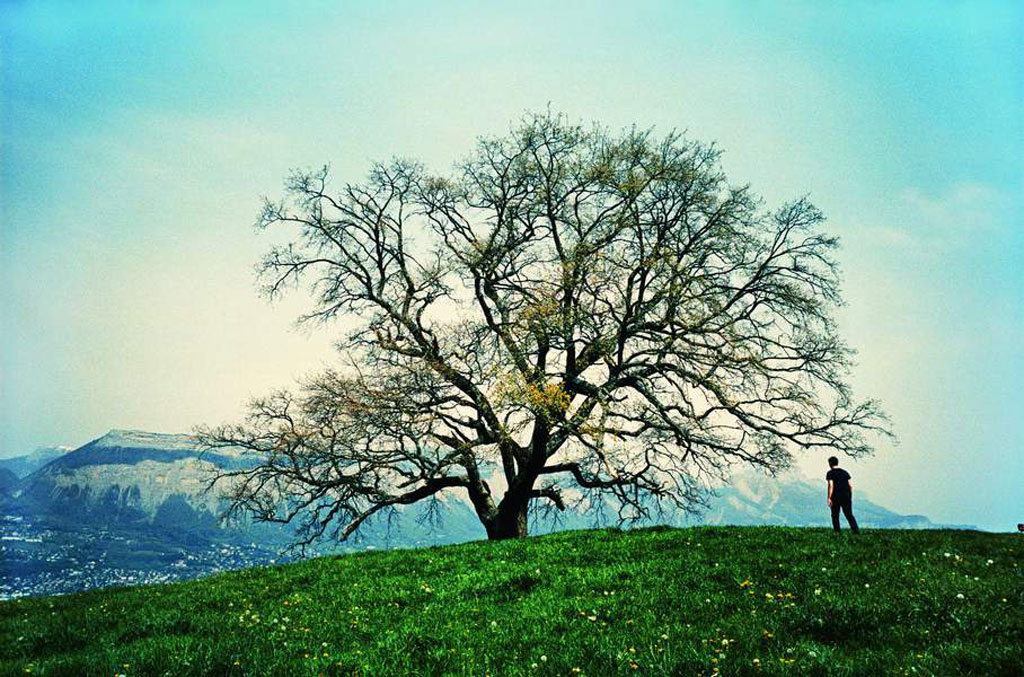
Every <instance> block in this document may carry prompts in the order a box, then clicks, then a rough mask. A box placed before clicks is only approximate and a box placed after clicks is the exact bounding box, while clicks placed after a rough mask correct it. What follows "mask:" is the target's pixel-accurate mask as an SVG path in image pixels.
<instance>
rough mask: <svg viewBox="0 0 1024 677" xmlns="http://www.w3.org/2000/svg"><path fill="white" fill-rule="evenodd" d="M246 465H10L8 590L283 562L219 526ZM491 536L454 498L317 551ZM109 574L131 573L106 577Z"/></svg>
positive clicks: (185, 448) (120, 443)
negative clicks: (214, 485)
mask: <svg viewBox="0 0 1024 677" xmlns="http://www.w3.org/2000/svg"><path fill="white" fill-rule="evenodd" d="M248 462H249V461H248V460H247V458H246V456H245V455H243V454H241V453H239V452H234V451H231V450H226V451H218V452H217V453H213V452H203V453H201V452H200V450H199V449H198V448H197V445H196V440H195V438H194V437H192V436H190V435H181V434H160V433H149V432H143V431H135V430H112V431H110V432H109V433H107V434H106V435H103V436H102V437H99V438H97V439H95V440H93V441H91V442H89V443H88V444H85V445H83V446H82V447H79V448H78V449H74V450H69V449H67V448H65V447H49V448H46V449H40V450H38V451H37V452H35V453H33V454H30V455H27V456H23V457H19V458H16V459H6V461H4V462H0V518H2V521H0V541H2V543H0V595H5V594H6V595H7V596H10V595H14V594H23V593H24V592H25V591H26V590H27V591H28V593H29V594H33V593H37V592H39V591H40V590H42V591H44V592H53V591H58V592H60V591H65V588H66V587H67V586H64V587H61V585H62V584H61V581H62V580H63V579H66V578H68V577H69V576H72V574H74V575H75V576H78V577H79V578H78V579H76V580H77V581H78V582H76V583H75V584H74V585H73V586H71V588H72V589H80V588H82V587H94V586H96V585H106V584H110V583H118V582H124V581H125V580H128V582H132V581H134V580H136V579H137V578H138V576H142V580H165V579H164V578H159V579H153V578H152V575H155V574H154V572H156V573H158V574H159V575H160V576H165V575H166V576H170V577H171V579H173V578H187V577H191V576H193V575H200V574H202V573H208V572H211V571H217V570H220V569H221V568H231V567H237V566H248V565H252V564H260V563H267V562H272V561H275V560H276V559H277V558H279V557H280V555H279V553H280V552H281V550H282V549H283V548H284V546H285V545H287V544H288V543H289V542H291V541H292V540H294V534H293V532H292V531H291V528H290V527H289V526H286V525H285V526H282V525H276V524H254V523H252V522H251V521H248V520H245V519H235V520H233V521H230V522H225V521H223V520H220V519H219V515H221V513H222V512H223V510H224V508H225V507H226V506H225V504H224V502H223V499H222V498H221V497H220V496H219V495H218V494H217V493H216V492H207V491H204V489H205V487H206V484H207V479H208V478H209V476H210V473H211V472H213V471H216V470H218V469H226V468H237V467H243V466H244V465H245V464H246V463H248ZM824 493H825V487H824V482H823V481H822V482H821V483H820V485H815V484H812V483H811V482H809V481H807V480H805V479H803V478H800V477H798V476H796V475H793V474H789V475H782V476H779V477H768V476H765V475H761V474H758V473H756V472H753V471H744V472H740V473H737V474H735V475H734V476H733V477H732V478H731V480H730V482H729V483H728V484H725V485H723V486H721V487H719V488H718V489H716V490H715V492H714V493H713V495H712V496H711V497H710V500H709V503H708V507H707V510H706V511H705V512H704V513H703V514H702V515H701V516H700V517H699V518H694V517H693V516H686V515H683V514H681V513H670V514H669V515H667V516H666V517H665V518H664V519H663V520H662V522H663V523H669V524H674V525H694V524H709V525H721V524H737V525H762V524H767V525H784V526H826V525H828V524H829V516H828V510H827V508H825V507H824ZM855 510H856V514H857V518H858V520H859V521H860V523H861V525H862V526H864V527H868V528H871V527H875V528H934V527H941V526H953V525H937V524H934V523H932V522H931V521H930V520H929V519H928V518H927V517H924V516H922V515H903V514H899V513H896V512H894V511H891V510H888V509H886V508H884V507H882V506H880V505H878V504H876V503H873V502H871V501H869V500H866V499H865V498H863V497H862V496H860V497H858V498H857V501H856V505H855ZM610 514H611V513H610V512H609V511H608V510H605V511H604V512H600V511H599V512H597V513H596V519H595V516H594V515H583V514H580V513H577V512H573V511H567V512H566V513H562V514H560V515H559V516H558V519H557V521H554V520H552V519H548V518H542V517H540V516H538V517H537V518H535V519H534V520H533V524H532V525H531V531H532V532H534V533H546V532H550V531H557V530H561V529H578V528H586V527H590V526H594V524H595V521H597V522H598V523H603V524H604V525H608V524H609V523H613V522H612V521H611V520H610V519H608V517H609V515H610ZM967 528H971V527H967ZM482 538H485V533H484V530H483V528H482V527H481V525H480V523H479V522H478V520H477V518H476V515H475V514H474V512H473V510H472V508H471V507H470V505H469V503H468V501H467V500H465V499H464V498H463V497H461V496H460V495H459V494H450V495H445V496H442V497H441V500H440V501H438V502H437V504H435V505H433V506H429V505H427V504H422V503H421V504H413V505H411V506H405V507H404V509H402V510H401V511H400V512H399V514H398V516H397V519H395V520H394V521H392V522H391V523H390V524H388V523H370V524H368V525H365V526H364V527H363V528H361V529H360V530H359V531H358V532H356V535H355V536H354V537H353V539H351V540H350V541H349V542H346V543H343V544H335V543H324V544H320V545H319V546H318V547H317V548H314V550H313V552H319V553H324V552H338V551H348V550H354V549H363V548H389V547H413V546H426V545H439V544H447V543H456V542H461V541H469V540H477V539H482ZM142 543H145V544H146V545H145V547H144V548H143V547H142V546H141V545H140V544H142ZM132 544H134V545H132ZM140 548H141V550H140ZM140 552H144V554H145V556H144V557H142V556H140V555H139V553H140ZM85 553H89V554H88V555H87V554H85ZM90 558H91V559H90ZM65 560H67V561H65ZM83 562H84V564H83ZM182 562H185V563H186V564H185V565H182ZM189 562H192V563H193V565H194V566H192V567H191V568H190V567H189V566H188V563H189ZM200 564H202V566H199V565H200ZM104 567H106V568H107V569H109V570H111V571H114V570H116V571H119V572H121V573H119V574H118V575H117V576H118V577H115V578H113V579H110V580H108V578H109V577H104V575H102V572H103V571H105V570H107V569H104ZM204 567H205V568H204ZM126 571H127V572H129V573H125V572H126ZM40 572H42V573H40ZM82 572H89V575H88V576H85V574H83V573H82ZM97 572H99V573H97ZM132 572H134V573H132ZM136 573H137V574H138V576H136ZM44 574H45V575H44ZM72 577H73V576H72ZM5 579H6V580H5ZM41 581H42V582H41ZM55 586H56V587H55Z"/></svg>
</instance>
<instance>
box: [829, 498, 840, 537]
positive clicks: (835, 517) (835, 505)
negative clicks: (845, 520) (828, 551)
mask: <svg viewBox="0 0 1024 677" xmlns="http://www.w3.org/2000/svg"><path fill="white" fill-rule="evenodd" d="M830 508H831V509H832V530H833V531H839V501H836V500H833V501H832V505H831V506H830Z"/></svg>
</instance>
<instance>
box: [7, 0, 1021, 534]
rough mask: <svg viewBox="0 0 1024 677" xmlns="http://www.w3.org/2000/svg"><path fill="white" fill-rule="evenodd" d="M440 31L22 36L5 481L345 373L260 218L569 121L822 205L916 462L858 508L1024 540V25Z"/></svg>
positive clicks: (379, 10)
mask: <svg viewBox="0 0 1024 677" xmlns="http://www.w3.org/2000/svg"><path fill="white" fill-rule="evenodd" d="M425 4H426V3H412V2H405V3H397V2H395V3H370V2H366V3H362V4H361V5H353V6H351V7H348V8H344V7H342V8H339V7H336V6H335V5H336V3H298V4H296V5H295V6H293V7H292V8H290V9H283V8H281V7H273V6H271V5H261V4H259V3H199V2H195V3H123V4H115V3H101V2H90V3H79V2H68V3H55V2H7V3H4V4H3V5H2V7H0V31H2V32H0V68H2V81H0V86H2V99H0V105H2V108H0V119H2V125H3V126H2V185H0V189H2V195H0V197H2V212H0V218H2V226H0V275H2V278H0V282H2V295H0V304H2V305H0V331H2V335H0V351H2V352H0V368H2V372H0V373H2V385H0V387H2V391H0V398H2V399H0V455H13V454H18V453H25V452H27V451H30V450H31V449H32V448H34V447H35V446H38V445H42V444H50V443H64V444H73V445H79V444H82V443H84V442H87V441H88V440H90V439H92V438H94V437H97V436H99V435H101V434H102V433H104V432H105V431H106V430H108V429H109V428H113V427H122V428H141V429H147V430H154V431H167V432H172V431H187V430H189V429H190V428H191V427H192V426H193V425H194V424H197V423H201V422H213V423H216V422H222V421H226V420H232V419H235V418H237V417H238V416H239V414H240V413H241V410H242V404H243V403H244V402H245V400H246V399H247V398H248V397H249V396H251V395H255V394H259V393H262V392H265V391H266V390H267V389H269V388H272V387H275V386H279V385H287V384H288V383H290V382H291V381H292V379H293V378H294V377H295V376H297V375H300V374H302V373H304V372H306V371H308V370H311V369H314V368H316V367H317V366H319V365H321V364H324V363H325V362H327V361H329V360H330V359H331V354H330V351H329V345H330V343H331V341H332V340H333V339H334V338H336V337H335V336H332V335H330V333H329V332H318V333H314V334H310V335H306V334H303V333H298V332H296V331H294V330H293V329H292V325H291V322H292V320H293V318H294V316H295V315H296V314H297V312H298V310H299V308H301V307H302V306H301V303H300V299H296V300H295V301H288V302H285V303H282V304H279V305H276V306H268V305H266V304H264V303H263V302H262V301H260V300H259V299H258V298H257V297H256V296H255V294H254V287H253V280H252V274H251V273H252V271H251V267H252V264H253V262H254V261H255V260H256V258H257V257H258V255H259V254H260V253H261V252H262V251H263V250H264V249H265V247H266V244H267V243H266V242H265V241H264V240H262V239H261V238H259V237H257V236H256V235H254V233H253V231H252V230H251V224H252V222H253V221H254V217H255V215H256V211H257V207H258V198H259V197H260V196H261V195H264V194H266V195H271V196H275V195H278V194H279V193H280V186H281V181H282V178H283V177H284V175H285V174H286V173H287V171H288V169H289V168H291V167H300V166H310V165H319V164H322V163H323V162H327V161H329V162H331V163H332V164H333V166H334V169H335V173H336V175H338V176H340V177H342V178H347V179H359V178H361V177H362V176H363V174H364V173H365V171H366V169H367V167H368V165H369V163H370V162H371V161H372V160H375V159H386V158H388V157H390V156H392V155H395V154H400V155H406V156H412V157H417V158H420V159H422V160H424V161H426V162H427V163H428V164H430V165H431V166H432V167H435V168H437V169H438V170H445V169H446V168H448V167H449V166H450V164H451V163H452V162H453V161H454V160H455V159H456V158H457V157H458V156H460V155H461V154H463V153H464V152H465V151H467V150H468V148H469V147H470V145H471V143H472V141H473V139H474V138H475V137H476V136H478V135H481V134H488V133H495V132H501V131H503V130H505V129H506V128H507V126H508V124H509V123H510V121H512V120H513V119H514V118H516V117H518V116H519V115H520V114H521V113H522V112H523V111H525V110H527V109H540V108H543V107H545V106H547V105H548V103H549V102H550V104H551V105H552V107H553V108H555V109H557V110H560V111H564V112H565V113H567V114H568V115H570V116H571V117H573V118H579V119H584V120H598V121H601V122H603V123H605V124H607V125H610V126H612V127H613V128H617V127H623V126H626V125H630V124H633V123H637V124H639V125H641V126H655V127H656V128H657V129H658V130H660V131H662V132H667V131H668V130H670V129H673V128H679V129H688V130H689V133H690V134H692V135H693V136H695V137H697V138H701V139H705V140H716V141H717V142H718V143H719V144H720V145H721V146H722V147H723V148H724V149H725V151H726V155H725V158H724V164H725V167H726V169H727V171H728V172H729V175H730V178H731V179H732V180H733V181H735V182H737V183H743V182H749V183H751V184H752V185H753V187H754V188H755V190H757V191H759V192H760V193H762V194H763V195H764V196H765V197H766V198H767V199H768V200H769V201H770V202H773V203H777V202H779V201H781V200H783V199H788V198H791V197H794V196H798V195H801V194H804V193H810V195H811V198H812V199H813V200H814V201H815V202H816V203H817V204H818V205H819V206H820V207H822V208H823V209H824V211H825V212H826V214H827V215H828V216H829V218H830V221H829V228H830V229H832V230H833V231H834V232H836V233H838V234H839V235H840V236H841V237H842V239H843V243H844V248H843V251H842V252H841V260H842V263H843V267H844V270H845V281H846V282H845V290H846V297H847V299H848V301H849V304H848V306H847V307H846V308H844V309H843V310H842V312H841V319H842V326H843V331H844V332H845V336H846V337H847V338H848V339H849V340H850V342H851V343H852V344H853V345H854V346H856V347H857V348H858V349H859V350H860V357H859V361H860V364H859V367H858V369H857V372H856V374H855V377H854V382H855V385H856V387H857V390H858V391H859V393H860V394H862V395H870V396H874V397H878V398H880V399H881V400H882V401H883V403H884V405H885V407H886V409H887V410H888V411H889V412H890V413H891V415H892V417H893V420H894V426H895V429H896V432H897V433H898V435H899V437H900V440H901V444H900V445H899V446H898V447H893V446H891V445H888V444H885V445H882V446H881V447H880V448H879V450H878V452H877V454H876V455H875V456H874V457H873V458H871V459H867V460H862V461H857V462H854V463H851V464H849V466H848V467H849V468H850V469H851V471H852V473H853V475H854V477H855V481H857V482H858V486H859V487H860V488H863V489H864V490H865V491H867V492H868V494H869V495H870V496H871V497H873V498H875V499H877V500H878V501H880V502H882V503H883V504H885V505H887V506H889V507H892V508H894V509H897V510H901V511H906V512H922V513H925V514H927V515H928V516H930V517H932V518H933V519H935V520H940V521H946V522H960V523H973V524H977V525H979V526H983V527H987V528H993V529H996V528H1008V527H1009V526H1012V525H1014V524H1016V523H1017V522H1019V521H1022V520H1024V499H1022V498H1021V496H1024V492H1021V491H1020V480H1021V478H1022V477H1024V433H1022V430H1024V428H1022V426H1021V425H1020V424H1019V422H1018V419H1019V418H1021V416H1022V414H1024V395H1022V394H1021V389H1020V384H1021V383H1024V357H1022V346H1024V265H1022V263H1024V217H1022V216H1021V215H1022V214H1024V199H1022V195H1024V190H1022V189H1024V47H1022V45H1024V40H1022V36H1024V4H1021V3H1017V2H1003V3H987V2H977V1H975V2H947V3H942V2H930V3H921V4H915V3H887V4H881V3H842V4H839V3H755V2H749V3H736V4H721V3H706V4H703V3H695V4H694V3H685V4H684V3H670V2H665V3H655V2H640V3H596V2H595V3H591V2H572V3H563V4H559V6H558V7H557V8H551V7H548V6H547V4H548V3H523V2H517V3H493V2H489V3H470V2H458V3H456V2H452V3H440V4H433V6H432V8H430V9H427V8H426V7H424V5H425ZM211 5H212V6H211ZM821 466H822V462H821V459H820V458H809V459H806V460H805V461H804V462H803V463H802V467H804V469H805V470H806V471H807V472H808V473H811V474H813V475H815V476H816V475H818V474H820V473H821V472H823V470H822V467H821Z"/></svg>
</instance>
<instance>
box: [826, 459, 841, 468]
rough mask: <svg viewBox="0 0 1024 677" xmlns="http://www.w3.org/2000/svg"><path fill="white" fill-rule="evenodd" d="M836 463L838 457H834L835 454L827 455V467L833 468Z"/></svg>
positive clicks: (837, 462) (837, 463)
mask: <svg viewBox="0 0 1024 677" xmlns="http://www.w3.org/2000/svg"><path fill="white" fill-rule="evenodd" d="M837 465H839V459H838V458H836V457H835V456H829V457H828V467H830V468H834V467H836V466H837Z"/></svg>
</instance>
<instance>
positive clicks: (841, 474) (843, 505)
mask: <svg viewBox="0 0 1024 677" xmlns="http://www.w3.org/2000/svg"><path fill="white" fill-rule="evenodd" d="M828 467H829V468H830V470H829V471H828V472H827V473H826V474H825V480H826V481H827V482H828V507H830V508H832V529H833V530H835V531H839V510H840V509H842V511H843V515H845V516H846V522H847V523H848V524H849V525H850V529H851V530H853V533H855V534H856V533H858V532H860V528H859V527H858V526H857V519H856V518H855V517H854V516H853V482H851V481H850V473H848V472H846V471H845V470H843V469H842V468H840V467H839V459H838V458H836V457H835V456H832V457H830V458H829V459H828Z"/></svg>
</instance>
